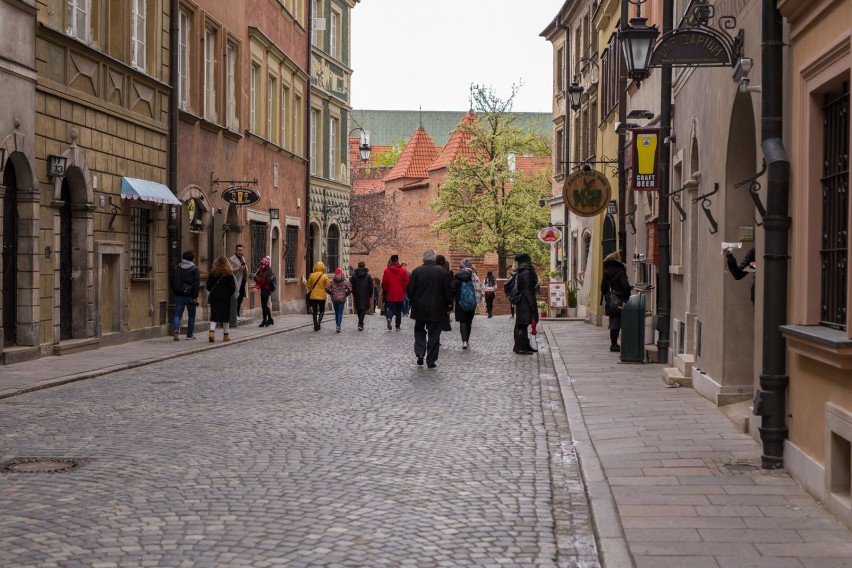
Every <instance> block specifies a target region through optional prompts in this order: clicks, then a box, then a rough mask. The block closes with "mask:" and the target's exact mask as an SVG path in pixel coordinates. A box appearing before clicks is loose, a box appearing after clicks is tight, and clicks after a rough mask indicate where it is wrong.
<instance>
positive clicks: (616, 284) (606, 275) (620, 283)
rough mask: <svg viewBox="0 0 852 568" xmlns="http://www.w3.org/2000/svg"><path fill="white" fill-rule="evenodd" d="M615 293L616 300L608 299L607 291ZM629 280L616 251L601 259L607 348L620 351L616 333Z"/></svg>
mask: <svg viewBox="0 0 852 568" xmlns="http://www.w3.org/2000/svg"><path fill="white" fill-rule="evenodd" d="M610 290H611V291H612V292H613V294H615V296H616V298H617V299H618V301H615V302H613V301H609V300H608V299H607V294H608V292H609V291H610ZM630 290H631V288H630V282H629V281H628V280H627V269H626V268H625V266H624V264H623V263H622V262H621V253H619V252H618V251H616V252H614V253H612V254H608V255H607V256H606V258H604V261H603V279H602V280H601V302H606V304H605V311H606V315H608V316H609V350H610V351H613V352H616V351H621V347H619V345H618V333H619V332H620V331H621V306H623V305H624V302H626V301H627V300H629V299H630Z"/></svg>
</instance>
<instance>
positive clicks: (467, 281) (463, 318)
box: [453, 258, 482, 349]
mask: <svg viewBox="0 0 852 568" xmlns="http://www.w3.org/2000/svg"><path fill="white" fill-rule="evenodd" d="M453 301H454V302H455V306H456V309H455V313H456V321H457V322H458V323H459V331H460V332H461V340H462V349H467V348H468V347H470V330H471V326H472V325H473V316H475V315H476V306H477V305H479V303H480V302H481V301H482V283H481V282H480V281H479V276H478V275H477V274H476V270H475V269H474V268H473V261H472V260H471V259H469V258H466V259H464V260H463V261H461V264H460V265H459V270H458V272H456V273H455V275H453Z"/></svg>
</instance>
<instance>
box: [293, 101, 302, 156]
mask: <svg viewBox="0 0 852 568" xmlns="http://www.w3.org/2000/svg"><path fill="white" fill-rule="evenodd" d="M304 112H305V111H304V107H303V105H302V97H301V95H295V97H294V99H293V145H294V146H295V150H296V152H298V153H299V154H300V155H302V156H304V155H305V147H304V146H303V145H302V143H303V140H304V132H302V130H303V128H304V127H303V126H302V124H303V122H302V118H304Z"/></svg>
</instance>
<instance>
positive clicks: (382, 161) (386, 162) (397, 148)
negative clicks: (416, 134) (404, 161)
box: [369, 140, 408, 168]
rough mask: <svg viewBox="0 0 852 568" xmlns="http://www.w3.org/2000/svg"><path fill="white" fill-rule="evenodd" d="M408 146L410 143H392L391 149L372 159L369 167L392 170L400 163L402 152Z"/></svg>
mask: <svg viewBox="0 0 852 568" xmlns="http://www.w3.org/2000/svg"><path fill="white" fill-rule="evenodd" d="M407 145H408V142H406V141H404V140H403V141H402V142H396V141H394V142H391V146H390V148H388V149H387V150H385V151H384V152H379V153H378V154H375V155H374V156H373V157H372V158H370V162H369V165H370V166H371V167H374V168H381V167H388V168H392V167H393V166H395V165H396V163H397V162H398V161H399V157H400V156H401V155H402V151H403V150H405V147H406V146H407Z"/></svg>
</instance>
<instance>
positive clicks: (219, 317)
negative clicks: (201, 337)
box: [207, 256, 237, 343]
mask: <svg viewBox="0 0 852 568" xmlns="http://www.w3.org/2000/svg"><path fill="white" fill-rule="evenodd" d="M236 291H237V281H236V280H235V279H234V271H233V269H232V268H231V261H230V260H228V259H227V258H225V257H224V256H220V257H219V258H217V259H216V260H215V261H214V262H213V267H212V268H211V269H210V273H209V274H208V275H207V305H208V306H210V333H209V334H208V337H209V338H210V343H215V342H216V325H217V324H220V323H221V324H222V331H223V333H224V335H223V336H222V341H230V340H231V336H230V335H229V334H228V332H229V331H230V330H229V325H230V322H231V297H232V296H233V295H234V293H235V292H236Z"/></svg>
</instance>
